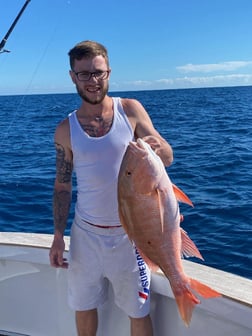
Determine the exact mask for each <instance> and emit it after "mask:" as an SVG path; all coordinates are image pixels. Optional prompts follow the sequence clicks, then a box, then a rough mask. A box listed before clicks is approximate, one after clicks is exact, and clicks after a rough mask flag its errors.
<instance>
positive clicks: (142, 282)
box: [68, 220, 150, 318]
mask: <svg viewBox="0 0 252 336" xmlns="http://www.w3.org/2000/svg"><path fill="white" fill-rule="evenodd" d="M81 225H82V227H81V228H80V227H79V226H78V223H76V220H75V221H74V223H73V225H72V228H71V239H70V258H69V269H68V289H69V291H68V292H69V295H68V299H69V305H70V307H71V308H72V309H73V310H75V311H84V310H90V309H94V308H98V307H99V306H100V305H102V304H104V303H105V302H106V300H107V295H108V284H109V282H110V283H111V285H112V288H113V292H114V297H115V303H116V305H117V306H119V307H120V308H121V309H122V310H123V311H124V312H125V313H126V314H127V315H128V316H130V317H133V318H140V317H144V316H146V315H148V314H149V311H150V296H149V289H150V270H149V268H148V266H147V265H146V264H145V262H144V261H143V259H142V258H141V256H140V255H139V253H138V251H137V250H136V248H135V247H134V245H133V244H132V243H131V242H130V241H129V239H128V236H127V235H126V234H125V232H124V231H123V229H122V228H111V229H102V228H96V227H91V225H89V224H86V226H85V229H84V228H83V223H82V224H81ZM116 232H117V234H115V233H116ZM111 233H112V235H111Z"/></svg>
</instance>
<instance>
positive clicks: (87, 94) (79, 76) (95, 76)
mask: <svg viewBox="0 0 252 336" xmlns="http://www.w3.org/2000/svg"><path fill="white" fill-rule="evenodd" d="M109 74H110V69H109V68H108V65H107V63H106V60H105V59H104V57H103V56H101V55H100V56H95V57H94V58H83V59H82V60H80V61H78V60H75V62H74V69H73V70H71V71H70V75H71V78H72V81H73V82H74V84H75V85H76V89H77V92H78V94H79V95H80V97H81V98H82V99H83V100H84V101H85V102H87V103H89V104H92V105H96V104H99V103H101V102H102V101H103V99H104V97H105V96H106V94H107V93H108V88H109V85H108V82H109Z"/></svg>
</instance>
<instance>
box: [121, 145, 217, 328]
mask: <svg viewBox="0 0 252 336" xmlns="http://www.w3.org/2000/svg"><path fill="white" fill-rule="evenodd" d="M178 200H179V201H183V202H185V203H188V204H190V205H192V203H191V201H190V200H189V198H188V197H187V196H186V195H185V194H184V193H183V192H182V191H181V190H180V189H178V188H177V187H176V186H174V185H173V184H172V183H171V181H170V178H169V176H168V174H167V172H166V170H165V167H164V165H163V163H162V161H161V159H160V158H159V157H158V156H157V155H156V153H155V152H154V151H153V150H152V149H151V147H150V146H149V145H148V144H147V143H146V142H144V141H143V140H141V139H138V140H137V142H131V143H130V144H129V146H128V148H127V151H126V153H125V155H124V158H123V161H122V164H121V168H120V172H119V178H118V204H119V215H120V219H121V222H122V225H123V227H124V229H125V231H126V232H127V234H128V236H129V238H130V239H131V240H132V241H133V242H134V243H135V245H136V246H137V248H138V249H139V251H140V253H141V254H142V255H143V257H144V258H145V260H146V262H147V263H149V265H150V267H152V268H153V269H155V267H156V268H157V267H159V268H160V269H161V270H162V271H163V273H164V274H165V276H166V277H167V278H168V280H169V282H170V285H171V288H172V291H173V293H174V296H175V299H176V302H177V305H178V309H179V312H180V315H181V317H182V319H183V321H184V322H185V324H186V325H189V323H190V320H191V316H192V311H193V308H194V306H195V305H196V304H198V303H200V301H199V299H198V298H197V297H196V296H195V294H194V293H195V292H198V293H199V294H200V295H201V296H203V297H205V298H209V297H217V296H220V294H219V293H217V292H216V291H214V290H212V289H211V288H209V287H207V286H206V285H203V284H201V283H200V282H198V281H197V280H194V279H190V278H189V277H188V276H187V275H186V274H185V272H184V270H183V264H182V261H181V256H182V255H183V254H184V255H186V256H196V257H198V258H201V259H202V256H201V254H200V252H199V251H198V249H197V247H196V246H195V244H194V243H193V242H192V241H191V239H190V238H189V237H188V236H187V234H186V232H185V231H183V230H182V229H181V228H180V220H181V216H180V212H179V205H178ZM192 290H193V291H192Z"/></svg>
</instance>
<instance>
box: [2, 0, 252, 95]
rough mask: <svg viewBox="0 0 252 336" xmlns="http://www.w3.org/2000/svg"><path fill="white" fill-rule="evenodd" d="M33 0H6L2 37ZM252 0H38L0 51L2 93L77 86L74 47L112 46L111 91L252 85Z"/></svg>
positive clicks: (64, 89) (63, 90) (69, 89)
mask: <svg viewBox="0 0 252 336" xmlns="http://www.w3.org/2000/svg"><path fill="white" fill-rule="evenodd" d="M24 3H25V0H8V1H7V0H0V8H1V10H0V42H1V40H2V39H3V37H4V36H5V34H6V33H7V31H8V29H9V27H10V26H11V24H12V22H13V20H14V19H15V17H16V16H17V14H18V13H19V11H20V9H21V8H22V6H23V5H24ZM251 18H252V1H251V0H239V1H238V0H124V1H122V0H95V1H92V0H89V1H86V0H31V1H30V2H29V4H28V6H27V7H26V10H25V11H24V13H23V15H22V16H21V18H20V20H19V21H18V23H17V25H16V26H15V28H14V30H13V32H12V33H11V35H10V36H9V39H8V41H7V43H6V45H5V49H8V50H10V51H11V52H10V53H2V54H0V95H13V94H40V93H72V92H75V91H76V90H75V87H74V85H73V83H72V82H71V79H70V77H69V60H68V55H67V53H68V51H69V50H70V49H71V48H72V47H73V46H74V45H75V44H76V43H78V42H80V41H83V40H95V41H98V42H100V43H102V44H104V45H105V46H106V47H107V49H108V52H109V58H110V66H111V69H112V73H111V77H110V91H136V90H157V89H180V88H199V87H218V86H240V85H252V40H251V36H252V19H251Z"/></svg>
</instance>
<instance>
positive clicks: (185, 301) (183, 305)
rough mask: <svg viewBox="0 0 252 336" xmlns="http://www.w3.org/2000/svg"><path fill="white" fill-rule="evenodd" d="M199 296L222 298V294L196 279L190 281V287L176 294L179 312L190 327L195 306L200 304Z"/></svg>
mask: <svg viewBox="0 0 252 336" xmlns="http://www.w3.org/2000/svg"><path fill="white" fill-rule="evenodd" d="M194 293H195V294H196V293H197V294H199V295H200V296H202V297H203V298H205V299H209V298H216V297H220V296H221V294H220V293H219V292H217V291H215V290H214V289H212V288H210V287H208V286H206V285H204V284H202V283H201V282H199V281H197V280H195V279H189V285H188V286H186V287H185V288H184V289H183V290H182V291H181V292H180V293H179V294H175V293H174V295H175V299H176V302H177V306H178V310H179V313H180V316H181V318H182V320H183V321H184V323H185V325H186V326H187V327H188V326H189V324H190V322H191V318H192V313H193V309H194V307H195V305H197V304H199V303H200V300H199V299H198V298H197V297H196V296H195V294H194Z"/></svg>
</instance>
